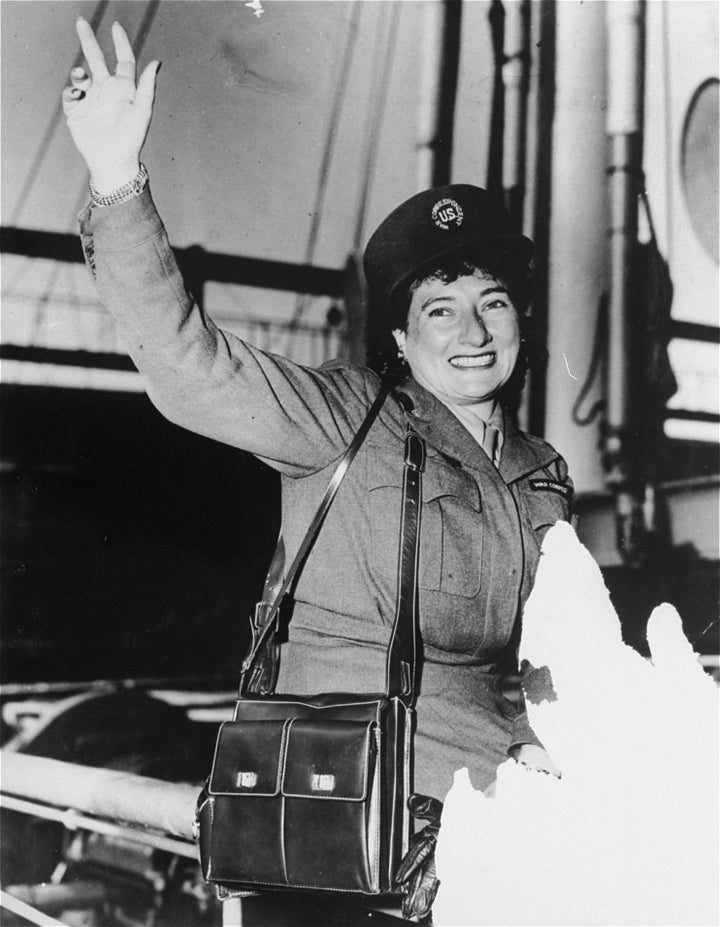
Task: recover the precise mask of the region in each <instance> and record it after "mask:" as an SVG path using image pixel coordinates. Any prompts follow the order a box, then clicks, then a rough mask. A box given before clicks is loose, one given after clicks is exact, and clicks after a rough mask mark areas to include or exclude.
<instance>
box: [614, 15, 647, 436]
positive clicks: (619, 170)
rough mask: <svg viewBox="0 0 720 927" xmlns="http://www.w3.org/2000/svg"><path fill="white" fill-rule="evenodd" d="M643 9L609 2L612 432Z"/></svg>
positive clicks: (621, 375) (621, 350)
mask: <svg viewBox="0 0 720 927" xmlns="http://www.w3.org/2000/svg"><path fill="white" fill-rule="evenodd" d="M643 12H644V10H643V2H642V0H624V2H623V3H608V4H607V6H606V17H607V28H608V107H607V116H606V119H607V134H608V137H609V140H610V163H609V166H608V173H609V192H610V228H609V241H610V271H611V278H610V294H609V343H608V396H607V425H608V428H609V429H610V431H611V432H612V433H613V434H617V433H619V432H621V431H622V430H623V429H624V428H626V427H627V424H628V419H629V406H630V396H629V370H630V357H629V325H628V315H629V311H630V307H629V299H628V295H629V293H628V285H629V279H630V257H631V251H632V249H633V247H634V245H635V242H636V239H637V222H638V218H637V191H638V180H639V176H640V168H641V165H640V162H639V154H640V147H639V140H640V127H641V119H642V86H643V55H642V49H643V40H642V29H643Z"/></svg>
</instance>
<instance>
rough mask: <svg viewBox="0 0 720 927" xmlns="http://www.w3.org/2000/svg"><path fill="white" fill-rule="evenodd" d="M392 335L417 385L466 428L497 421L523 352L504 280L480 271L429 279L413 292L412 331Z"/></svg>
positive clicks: (410, 309)
mask: <svg viewBox="0 0 720 927" xmlns="http://www.w3.org/2000/svg"><path fill="white" fill-rule="evenodd" d="M393 334H394V336H395V340H396V342H397V345H398V348H399V350H400V352H401V353H402V354H403V355H404V357H405V358H406V359H407V363H408V364H409V366H410V369H411V370H412V372H413V376H414V377H415V379H416V380H417V381H418V383H420V384H422V386H424V387H425V388H426V389H428V390H430V392H431V393H433V394H434V395H435V396H437V398H438V399H439V400H440V401H441V402H444V403H445V404H446V405H449V406H450V407H451V409H452V411H455V414H456V415H458V416H460V417H461V418H462V420H463V421H464V422H465V423H466V424H468V423H471V422H472V421H473V419H475V420H477V419H480V420H482V421H487V420H488V419H489V418H490V417H491V416H492V414H493V412H494V411H495V406H496V405H497V395H498V392H499V390H500V389H501V388H502V387H503V386H504V385H505V383H507V381H508V380H509V379H510V376H511V375H512V372H513V370H514V369H515V363H516V361H517V358H518V352H519V350H520V325H519V321H518V313H517V310H516V308H515V306H514V304H513V303H512V301H511V299H510V296H509V294H508V291H507V288H506V287H505V285H504V284H503V283H502V282H501V281H500V280H497V279H496V278H495V277H492V276H490V275H488V274H486V273H484V272H483V271H482V270H480V269H477V270H475V271H474V272H472V273H470V274H464V275H463V276H461V277H458V278H457V279H456V280H453V281H451V282H445V281H444V280H443V279H442V278H441V277H438V276H437V275H433V276H432V277H428V278H426V279H425V280H423V281H422V282H421V283H420V284H419V285H418V286H417V287H415V288H413V293H412V298H411V301H410V308H409V311H408V322H407V328H406V329H405V330H402V329H396V330H395V331H394V332H393ZM453 407H458V408H457V409H455V408H453ZM472 431H473V429H472V428H471V433H472Z"/></svg>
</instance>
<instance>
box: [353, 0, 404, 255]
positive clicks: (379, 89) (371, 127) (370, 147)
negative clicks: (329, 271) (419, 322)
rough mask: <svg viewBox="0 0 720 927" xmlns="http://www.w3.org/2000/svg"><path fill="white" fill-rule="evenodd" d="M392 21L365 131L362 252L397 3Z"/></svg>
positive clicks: (359, 224) (358, 228)
mask: <svg viewBox="0 0 720 927" xmlns="http://www.w3.org/2000/svg"><path fill="white" fill-rule="evenodd" d="M390 9H391V11H392V12H391V19H390V28H389V29H388V31H387V39H386V42H385V54H384V56H383V63H382V66H381V67H376V66H374V67H373V75H374V79H373V86H372V89H371V92H370V106H369V109H368V120H367V127H366V132H365V138H366V139H367V146H366V150H365V159H364V161H365V172H364V174H363V183H362V188H361V192H360V204H359V206H358V215H357V221H356V223H355V238H354V240H353V246H354V248H355V250H356V251H357V250H359V248H360V244H361V242H362V238H363V233H364V231H365V218H366V214H367V205H368V201H369V199H370V185H371V182H372V177H373V172H374V168H375V162H376V161H377V153H378V149H379V145H380V132H381V128H382V121H383V117H384V115H385V104H386V103H387V99H388V96H389V94H388V92H387V88H388V86H389V83H390V69H391V68H392V63H393V59H394V52H395V43H396V40H397V31H398V23H399V21H400V4H399V3H393V4H391V5H390ZM380 48H381V46H380V45H378V46H377V48H376V58H377V59H379V58H380Z"/></svg>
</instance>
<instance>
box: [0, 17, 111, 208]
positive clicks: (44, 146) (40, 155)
mask: <svg viewBox="0 0 720 927" xmlns="http://www.w3.org/2000/svg"><path fill="white" fill-rule="evenodd" d="M108 2H109V0H99V2H98V5H97V6H96V7H95V12H94V13H93V15H92V19H91V20H90V25H91V26H92V28H93V31H94V32H95V31H97V28H98V26H99V25H100V23H101V21H102V18H103V16H104V15H105V10H106V9H107V6H108ZM83 60H84V59H83V54H82V51H80V52H78V53H77V54H76V55H75V60H74V61H73V65H72V66H73V68H76V67H78V66H79V65H81V64H82V63H83ZM62 115H63V108H62V100H61V99H58V102H57V104H56V105H55V109H54V110H53V113H52V115H51V117H50V122H49V123H48V127H47V129H46V130H45V134H44V135H43V137H42V140H41V142H40V144H39V146H38V149H37V151H36V152H35V157H34V158H33V160H32V164H31V165H30V168H29V170H28V174H27V177H26V179H25V183H24V184H23V187H22V190H21V191H20V194H19V196H18V199H17V202H16V204H15V208H14V210H13V212H12V214H11V216H10V219H9V220H8V223H7V224H8V225H17V224H18V222H19V221H20V216H21V215H22V212H23V210H24V209H25V206H26V205H27V201H28V198H29V196H30V192H31V191H32V188H33V185H34V184H35V181H36V180H37V177H38V174H39V173H40V168H41V166H42V163H43V161H44V160H45V156H46V155H47V153H48V151H49V149H50V142H51V141H52V138H53V136H54V135H55V132H56V131H57V127H58V125H59V124H60V119H61V118H62Z"/></svg>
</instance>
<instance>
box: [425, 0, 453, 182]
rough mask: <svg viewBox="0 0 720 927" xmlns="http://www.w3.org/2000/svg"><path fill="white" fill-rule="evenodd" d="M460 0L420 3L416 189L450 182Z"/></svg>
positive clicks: (433, 0)
mask: <svg viewBox="0 0 720 927" xmlns="http://www.w3.org/2000/svg"><path fill="white" fill-rule="evenodd" d="M461 13H462V4H461V2H460V0H430V2H428V3H426V4H424V6H423V18H424V22H423V38H422V43H423V47H422V53H421V55H420V58H419V60H420V61H422V65H423V67H422V72H421V75H420V94H419V97H420V105H419V110H418V141H417V166H418V189H419V190H424V189H426V188H427V187H436V186H440V185H442V184H447V183H450V175H451V165H452V147H453V134H454V125H455V98H456V96H457V83H458V66H459V62H460V36H461V18H462V16H461Z"/></svg>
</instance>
